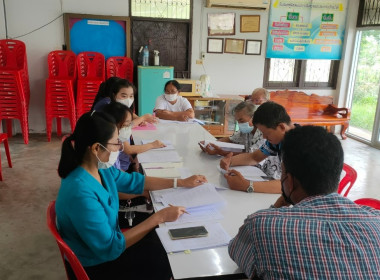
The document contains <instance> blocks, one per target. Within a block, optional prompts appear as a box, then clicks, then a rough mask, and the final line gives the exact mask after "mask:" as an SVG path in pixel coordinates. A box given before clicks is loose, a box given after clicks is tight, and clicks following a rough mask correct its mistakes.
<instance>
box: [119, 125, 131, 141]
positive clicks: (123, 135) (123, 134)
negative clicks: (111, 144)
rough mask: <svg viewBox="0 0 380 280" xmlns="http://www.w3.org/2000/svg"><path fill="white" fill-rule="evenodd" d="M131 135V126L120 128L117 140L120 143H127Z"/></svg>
mask: <svg viewBox="0 0 380 280" xmlns="http://www.w3.org/2000/svg"><path fill="white" fill-rule="evenodd" d="M131 135H132V126H131V125H129V126H126V127H122V128H121V129H120V131H119V140H120V141H121V142H128V141H129V139H130V138H131Z"/></svg>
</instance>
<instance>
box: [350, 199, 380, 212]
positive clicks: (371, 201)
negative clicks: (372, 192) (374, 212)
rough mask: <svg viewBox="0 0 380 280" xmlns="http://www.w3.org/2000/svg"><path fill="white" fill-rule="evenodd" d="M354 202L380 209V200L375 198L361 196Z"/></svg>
mask: <svg viewBox="0 0 380 280" xmlns="http://www.w3.org/2000/svg"><path fill="white" fill-rule="evenodd" d="M354 202H355V203H356V204H359V205H366V206H370V207H372V208H375V209H378V210H380V200H377V199H374V198H360V199H357V200H355V201H354Z"/></svg>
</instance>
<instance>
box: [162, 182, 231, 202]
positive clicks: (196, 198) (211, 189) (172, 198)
mask: <svg viewBox="0 0 380 280" xmlns="http://www.w3.org/2000/svg"><path fill="white" fill-rule="evenodd" d="M223 202H224V199H223V198H222V197H221V195H220V194H219V193H218V192H217V191H216V189H215V185H213V184H210V183H206V184H203V185H200V186H199V187H195V188H191V189H190V188H188V189H186V190H185V191H182V192H180V193H178V192H172V193H168V194H166V195H165V196H164V197H163V198H162V203H163V204H164V205H169V204H171V205H180V206H183V207H186V208H192V207H198V206H203V205H220V204H222V203H223Z"/></svg>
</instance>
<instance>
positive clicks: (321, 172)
mask: <svg viewBox="0 0 380 280" xmlns="http://www.w3.org/2000/svg"><path fill="white" fill-rule="evenodd" d="M281 154H282V162H283V164H284V167H285V171H286V172H287V173H290V174H292V175H293V176H294V177H295V178H297V180H298V181H299V182H300V184H301V186H302V188H303V189H304V190H305V192H306V193H307V194H308V195H310V196H311V195H322V194H329V193H332V192H336V191H337V189H338V185H339V180H340V174H341V172H342V168H343V149H342V145H341V144H340V142H339V140H338V138H337V137H336V136H335V135H333V134H332V133H329V132H327V131H326V130H325V129H324V128H322V127H318V126H301V127H296V128H294V129H291V130H290V131H288V132H287V133H286V134H285V138H284V141H283V144H282V152H281Z"/></svg>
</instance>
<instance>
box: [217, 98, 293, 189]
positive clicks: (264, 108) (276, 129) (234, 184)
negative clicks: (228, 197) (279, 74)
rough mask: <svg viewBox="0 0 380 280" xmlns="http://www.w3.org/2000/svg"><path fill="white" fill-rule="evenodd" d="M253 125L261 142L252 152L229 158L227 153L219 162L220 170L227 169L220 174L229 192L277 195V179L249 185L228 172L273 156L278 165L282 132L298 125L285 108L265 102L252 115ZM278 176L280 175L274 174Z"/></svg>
mask: <svg viewBox="0 0 380 280" xmlns="http://www.w3.org/2000/svg"><path fill="white" fill-rule="evenodd" d="M253 125H254V126H256V127H257V129H259V130H260V131H261V132H262V134H263V137H264V139H266V141H265V143H264V144H263V145H262V146H261V147H260V148H259V149H258V150H256V151H254V152H253V153H242V154H239V155H236V156H233V155H232V153H229V154H228V155H227V156H225V157H224V158H223V159H221V161H220V167H221V168H222V169H224V170H227V171H228V173H226V174H224V177H225V178H226V180H227V182H228V185H229V187H230V188H231V189H233V190H239V191H247V192H265V193H280V192H281V184H280V181H279V180H271V181H266V182H256V181H255V182H253V181H249V180H246V179H245V178H244V177H243V176H242V175H241V173H240V172H238V171H237V170H234V169H232V170H230V167H231V166H239V165H240V166H241V165H246V166H247V165H257V164H258V163H260V162H261V161H263V160H264V159H266V158H268V157H269V156H276V157H278V158H279V161H280V162H281V157H280V156H281V145H282V143H281V142H282V140H283V139H284V136H285V133H286V132H288V131H289V130H291V129H294V128H295V127H296V126H298V124H294V123H292V121H291V119H290V117H289V115H288V113H287V112H286V110H285V108H284V107H282V106H281V105H280V104H277V103H274V102H272V101H267V102H265V103H263V104H262V105H260V106H259V108H258V109H257V110H256V111H255V113H254V115H253ZM277 173H278V176H281V173H280V172H279V171H278V172H277Z"/></svg>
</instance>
